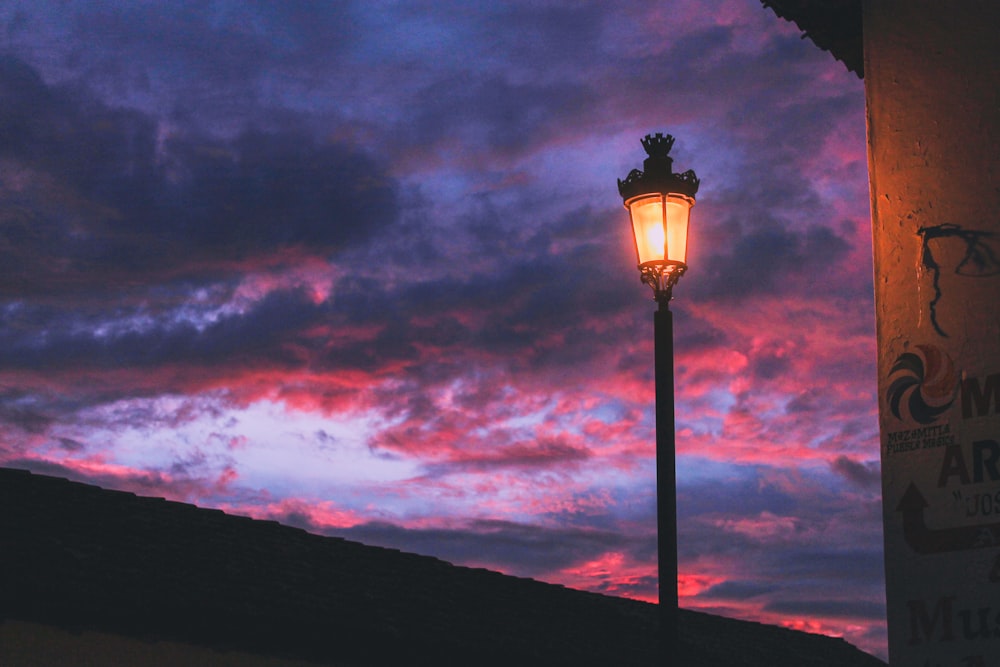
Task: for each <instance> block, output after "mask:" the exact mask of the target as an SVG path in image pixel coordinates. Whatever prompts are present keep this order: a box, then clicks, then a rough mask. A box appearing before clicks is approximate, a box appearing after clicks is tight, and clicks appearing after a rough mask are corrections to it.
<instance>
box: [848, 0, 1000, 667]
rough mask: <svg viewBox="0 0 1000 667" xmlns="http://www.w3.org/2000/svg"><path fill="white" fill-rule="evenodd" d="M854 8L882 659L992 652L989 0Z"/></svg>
mask: <svg viewBox="0 0 1000 667" xmlns="http://www.w3.org/2000/svg"><path fill="white" fill-rule="evenodd" d="M864 11H865V15H864V31H865V43H864V48H865V90H866V96H867V108H868V146H869V171H870V178H871V197H872V220H873V241H874V260H875V298H876V317H877V332H878V333H877V335H878V354H879V360H878V369H879V370H878V372H879V395H880V425H881V449H882V474H883V519H884V526H885V548H886V586H887V603H888V622H889V643H890V646H889V651H890V663H891V664H892V665H893V667H910V666H913V667H924V666H925V665H940V667H950V666H954V667H960V666H961V667H964V666H966V665H968V666H970V667H976V666H977V665H981V666H982V667H988V666H991V665H1000V474H998V470H1000V416H998V414H997V412H998V410H997V401H1000V174H998V171H1000V2H995V1H993V0H980V1H974V0H956V1H954V2H944V1H942V0H865V10H864Z"/></svg>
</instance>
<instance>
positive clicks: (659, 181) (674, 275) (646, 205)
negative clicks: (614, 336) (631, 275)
mask: <svg viewBox="0 0 1000 667" xmlns="http://www.w3.org/2000/svg"><path fill="white" fill-rule="evenodd" d="M673 145H674V138H673V137H672V136H671V135H669V134H666V135H664V134H662V133H659V132H658V133H656V134H655V135H654V134H647V135H646V136H645V137H644V138H643V139H642V147H643V148H644V149H645V150H646V155H647V156H648V157H647V158H646V159H645V161H644V162H643V164H642V167H643V171H640V170H638V169H633V170H632V171H631V172H629V174H628V176H626V177H625V180H621V179H619V180H618V193H619V194H620V195H621V196H622V201H623V203H624V205H625V208H626V209H627V210H628V212H629V218H630V219H631V222H632V234H633V239H634V241H635V251H636V258H637V260H638V264H639V273H640V278H641V280H642V282H644V283H646V284H647V285H649V286H650V287H652V288H653V298H654V299H656V301H657V302H658V303H659V304H661V305H665V304H666V303H668V302H669V301H670V299H671V297H672V291H673V287H674V285H675V284H676V283H677V280H678V279H679V278H680V277H681V276H682V275H683V274H684V272H685V271H686V270H687V238H688V222H689V220H690V215H691V207H692V206H694V201H695V200H694V196H695V194H697V192H698V186H699V184H700V183H701V181H700V180H699V179H698V177H697V176H695V173H694V172H693V171H691V170H688V171H685V172H684V173H682V174H675V173H673V163H674V160H673V158H671V157H670V149H671V148H673Z"/></svg>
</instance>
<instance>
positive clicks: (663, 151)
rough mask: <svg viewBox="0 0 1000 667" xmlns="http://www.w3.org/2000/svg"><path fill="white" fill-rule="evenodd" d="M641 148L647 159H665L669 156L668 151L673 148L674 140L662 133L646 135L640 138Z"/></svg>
mask: <svg viewBox="0 0 1000 667" xmlns="http://www.w3.org/2000/svg"><path fill="white" fill-rule="evenodd" d="M642 147H643V148H644V149H645V150H646V155H648V156H649V157H656V158H665V157H667V156H668V155H670V149H671V148H673V147H674V138H673V136H671V135H669V134H667V135H664V134H663V133H662V132H657V133H656V134H647V135H646V136H645V137H643V138H642Z"/></svg>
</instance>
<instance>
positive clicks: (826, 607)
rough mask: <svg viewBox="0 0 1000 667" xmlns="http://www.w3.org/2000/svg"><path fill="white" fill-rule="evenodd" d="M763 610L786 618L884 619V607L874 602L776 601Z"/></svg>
mask: <svg viewBox="0 0 1000 667" xmlns="http://www.w3.org/2000/svg"><path fill="white" fill-rule="evenodd" d="M764 608H765V609H766V610H767V611H771V612H775V613H778V614H783V615H788V616H821V617H825V618H864V619H869V620H873V621H875V620H879V621H880V620H882V619H883V618H885V605H884V604H881V603H879V602H878V601H875V600H776V601H774V602H770V603H768V604H767V605H765V607H764Z"/></svg>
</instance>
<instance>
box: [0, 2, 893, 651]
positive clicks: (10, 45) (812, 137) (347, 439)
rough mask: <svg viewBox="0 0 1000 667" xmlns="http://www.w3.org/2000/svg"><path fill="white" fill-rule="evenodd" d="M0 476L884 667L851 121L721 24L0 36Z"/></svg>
mask: <svg viewBox="0 0 1000 667" xmlns="http://www.w3.org/2000/svg"><path fill="white" fill-rule="evenodd" d="M0 26H2V29H3V32H2V35H0V312H2V319H0V465H3V466H8V467H15V468H26V469H29V470H32V471H35V472H38V473H44V474H51V475H58V476H63V477H68V478H71V479H74V480H79V481H84V482H88V483H93V484H98V485H101V486H104V487H106V488H114V489H124V490H128V491H133V492H135V493H139V494H143V495H152V496H162V497H166V498H170V499H174V500H180V501H184V502H190V503H195V504H197V505H199V506H203V507H216V508H222V509H224V510H225V511H227V512H231V513H238V514H244V515H249V516H253V517H258V518H266V519H274V520H278V521H281V522H283V523H286V524H290V525H293V526H298V527H302V528H305V529H307V530H310V531H314V532H317V533H320V534H324V535H337V536H343V537H347V538H350V539H355V540H358V541H361V542H365V543H367V544H373V545H384V546H391V547H395V548H400V549H404V550H407V551H414V552H418V553H422V554H428V555H433V556H437V557H439V558H442V559H444V560H447V561H449V562H452V563H455V564H461V565H470V566H477V567H488V568H493V569H497V570H500V571H502V572H505V573H509V574H513V575H517V576H523V577H533V578H536V579H540V580H543V581H548V582H554V583H559V584H564V585H566V586H571V587H574V588H580V589H585V590H590V591H597V592H601V593H606V594H609V595H618V596H627V597H633V598H638V599H643V600H650V601H655V600H656V597H657V588H656V520H655V467H654V466H655V461H654V440H655V438H654V429H655V424H654V414H653V403H654V392H653V364H652V362H653V348H652V333H653V330H652V314H653V311H654V310H655V303H654V302H653V300H652V293H651V291H650V290H649V288H648V287H646V286H645V285H643V284H641V283H640V281H639V273H638V271H637V270H636V259H635V255H634V249H633V245H632V240H631V232H630V230H629V224H628V219H627V214H626V213H625V211H624V209H623V208H622V202H621V198H620V196H619V195H618V191H617V183H616V180H617V179H618V178H624V177H625V176H626V174H627V173H628V172H629V171H630V170H631V169H633V168H637V167H641V165H642V160H643V158H644V157H645V154H644V152H643V150H642V146H641V145H640V139H641V137H643V136H644V135H645V134H648V133H652V132H666V133H670V134H672V135H674V136H675V137H676V140H677V141H676V144H675V146H674V149H673V152H672V156H673V157H674V159H675V163H674V167H675V169H676V170H678V171H683V170H687V169H693V170H695V171H696V172H697V174H698V176H699V177H700V178H701V188H700V190H699V192H698V202H697V204H696V205H695V207H694V209H693V212H692V222H691V232H690V246H689V255H688V263H689V269H688V272H687V273H686V274H685V275H684V277H683V278H682V279H681V281H680V283H679V284H678V286H677V287H676V288H675V289H674V297H675V298H674V301H673V302H672V303H671V310H672V311H673V312H674V329H675V366H676V421H677V448H678V452H677V475H678V514H679V526H678V532H679V559H680V565H679V591H680V604H681V606H682V607H684V608H689V609H697V610H702V611H706V612H710V613H714V614H721V615H725V616H732V617H737V618H745V619H752V620H757V621H762V622H765V623H773V624H778V625H785V626H788V627H793V628H798V629H803V630H807V631H811V632H820V633H825V634H829V635H835V636H842V637H844V638H845V639H847V640H848V641H850V642H851V643H853V644H855V645H857V646H859V647H861V648H862V649H864V650H867V651H870V652H873V653H876V654H878V655H882V656H883V657H884V655H885V650H886V649H885V622H884V609H885V604H884V591H883V585H884V584H883V567H882V532H881V500H880V482H879V476H880V473H879V464H878V454H879V446H878V425H877V395H876V391H877V389H876V381H875V338H874V334H875V331H874V329H875V327H874V305H873V296H872V293H873V286H872V259H871V256H872V255H871V228H870V214H869V198H868V180H867V163H866V153H865V150H866V149H865V116H864V91H863V83H862V82H861V81H860V80H859V79H858V78H857V77H856V76H855V75H853V74H851V73H849V72H848V71H847V70H846V69H845V67H844V66H843V65H842V64H841V63H839V62H837V61H836V60H834V59H833V57H832V56H830V54H828V53H826V52H823V51H821V50H820V49H818V48H817V47H816V46H815V45H814V44H813V43H812V42H811V41H809V40H804V39H802V38H801V36H800V33H799V31H798V30H797V28H796V27H795V26H794V25H793V24H790V23H787V22H785V21H783V20H781V19H779V18H777V17H776V16H775V15H774V14H773V13H772V12H770V11H769V10H765V9H763V8H762V6H761V5H760V3H759V2H757V1H756V0H712V1H707V0H697V1H695V0H665V1H661V2H656V3H650V2H647V1H646V0H637V1H631V0H629V1H623V0H619V1H618V2H615V3H609V2H587V1H582V0H573V1H568V0H567V1H558V0H534V1H531V2H528V1H525V2H497V1H492V2H474V1H469V0H463V1H462V2H457V1H455V2H450V1H447V0H434V1H433V2H430V1H423V0H411V1H403V0H400V1H398V2H394V1H389V0H377V1H376V0H364V1H359V2H352V1H350V0H337V1H335V2H307V1H305V0H301V1H295V2H247V1H239V2H236V1H232V2H226V1H207V0H199V1H197V2H195V1H183V2H182V1H177V2H170V3H163V2H142V1H129V2H84V1H59V2H56V1H54V0H53V1H51V2H41V3H39V2H37V0H28V1H24V2H21V1H19V0H9V1H7V2H4V3H3V4H2V5H0Z"/></svg>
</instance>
